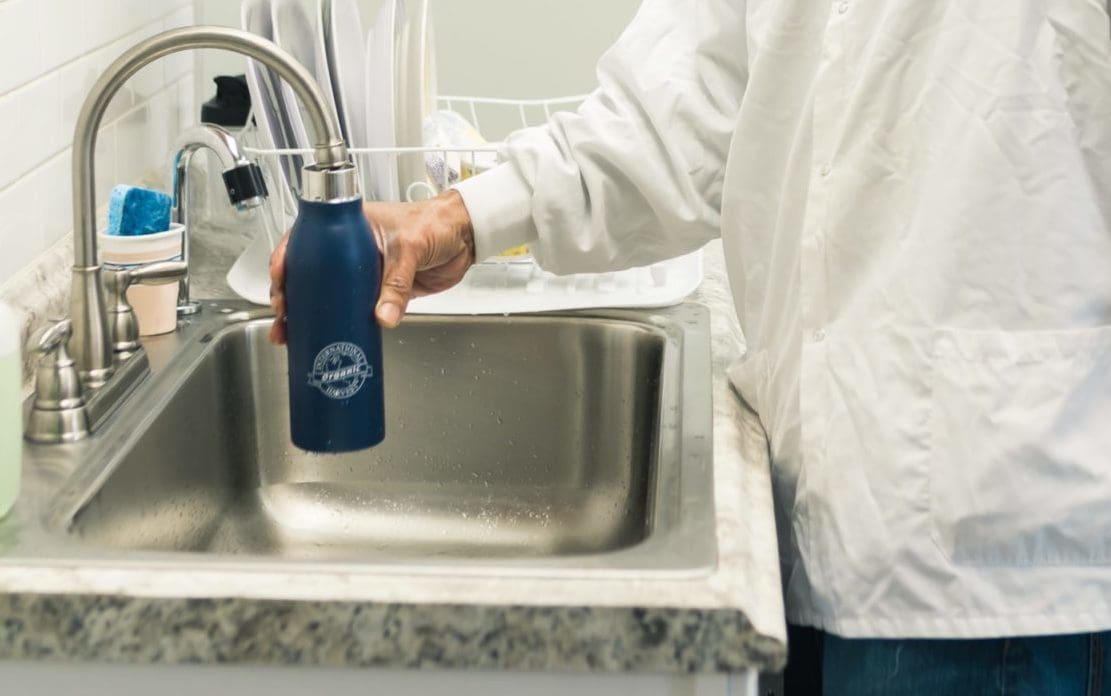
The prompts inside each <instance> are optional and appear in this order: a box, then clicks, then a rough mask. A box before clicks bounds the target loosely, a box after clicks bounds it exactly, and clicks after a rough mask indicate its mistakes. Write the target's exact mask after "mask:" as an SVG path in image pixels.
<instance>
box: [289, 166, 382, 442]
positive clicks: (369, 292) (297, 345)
mask: <svg viewBox="0 0 1111 696" xmlns="http://www.w3.org/2000/svg"><path fill="white" fill-rule="evenodd" d="M355 181H356V175H355V168H354V166H352V165H346V166H344V167H338V168H336V167H333V168H319V167H317V166H316V165H310V166H308V167H306V168H305V176H304V191H303V194H302V200H301V203H300V209H299V212H298V215H297V220H296V221H295V222H294V224H293V230H292V232H291V233H290V238H289V246H288V248H287V251H286V261H285V294H286V310H287V320H286V329H287V331H286V335H287V338H288V346H289V418H290V431H291V435H292V439H293V444H294V445H296V446H297V447H300V448H301V449H304V450H308V451H310V452H350V451H354V450H360V449H366V448H367V447H372V446H374V445H377V444H378V443H379V442H381V441H382V440H383V438H384V437H385V434H386V433H385V431H386V427H385V404H384V397H383V392H382V333H381V330H380V329H379V327H378V324H377V322H376V320H375V318H374V305H375V303H376V302H377V301H378V293H379V291H380V289H381V274H382V272H381V258H380V254H379V251H378V246H377V244H375V241H374V237H373V235H372V234H371V230H370V226H369V224H368V223H367V220H366V218H365V217H364V216H363V209H362V202H363V201H362V197H361V196H359V195H358V193H357V187H356V184H355Z"/></svg>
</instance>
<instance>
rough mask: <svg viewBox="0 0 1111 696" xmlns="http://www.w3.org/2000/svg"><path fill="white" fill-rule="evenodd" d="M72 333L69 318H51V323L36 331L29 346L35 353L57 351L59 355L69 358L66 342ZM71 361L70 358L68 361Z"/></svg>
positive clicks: (71, 324)
mask: <svg viewBox="0 0 1111 696" xmlns="http://www.w3.org/2000/svg"><path fill="white" fill-rule="evenodd" d="M71 335H73V322H71V321H70V320H69V319H53V320H51V323H49V324H47V325H46V326H44V327H42V328H41V329H39V330H38V331H36V332H35V333H34V334H33V335H32V336H31V340H30V348H31V350H33V351H34V352H36V353H51V352H53V351H55V350H58V351H59V357H61V356H63V355H64V356H65V358H66V359H69V355H68V353H67V351H66V343H68V342H69V337H70V336H71ZM70 362H72V360H71V361H70Z"/></svg>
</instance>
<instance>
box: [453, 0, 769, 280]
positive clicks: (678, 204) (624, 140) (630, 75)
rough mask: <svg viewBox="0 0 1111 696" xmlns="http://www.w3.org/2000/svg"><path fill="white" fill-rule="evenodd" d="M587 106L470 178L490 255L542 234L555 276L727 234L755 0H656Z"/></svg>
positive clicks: (604, 63)
mask: <svg viewBox="0 0 1111 696" xmlns="http://www.w3.org/2000/svg"><path fill="white" fill-rule="evenodd" d="M598 79H599V85H600V86H599V88H598V89H597V90H596V91H595V92H594V93H593V94H592V95H591V96H590V97H589V98H588V99H587V100H586V101H585V102H584V103H583V104H582V106H581V107H580V108H579V109H578V110H577V111H575V112H562V113H557V114H555V115H554V116H553V117H552V118H551V120H550V121H549V122H548V123H547V124H546V125H544V126H541V127H537V128H528V129H525V130H522V131H518V132H517V133H515V134H514V135H512V136H511V137H510V138H509V140H508V141H507V143H506V145H505V148H504V150H503V153H502V154H503V157H504V160H505V161H504V162H503V163H502V164H499V165H498V166H497V167H495V168H494V169H492V170H491V171H489V172H486V173H484V174H482V175H479V176H477V177H474V178H472V179H469V180H467V181H464V182H462V183H460V184H459V185H457V186H456V188H457V189H458V190H459V192H460V194H461V195H462V197H463V200H464V203H465V204H466V206H467V209H468V211H469V213H470V215H471V219H472V222H473V225H474V229H475V245H476V255H477V256H478V257H479V258H480V259H483V258H487V257H489V256H492V255H495V254H497V253H499V252H500V251H502V250H504V249H506V248H509V247H512V246H516V245H518V244H526V243H527V244H529V246H530V248H531V251H532V253H533V255H534V256H535V257H536V259H537V262H538V263H539V264H540V265H541V266H542V267H544V268H545V269H547V270H550V271H552V272H555V273H580V272H601V271H608V270H618V269H622V268H628V267H632V266H639V265H645V264H648V263H652V262H655V261H659V260H662V259H666V258H671V257H674V256H678V255H680V254H683V253H686V252H688V251H693V250H694V249H697V248H698V247H700V246H701V245H703V244H704V243H706V242H707V241H709V240H710V239H712V238H714V237H715V236H717V235H718V233H719V230H720V212H721V198H722V196H721V193H722V180H723V178H724V173H725V160H726V156H727V154H728V150H729V145H730V140H731V137H732V134H733V129H734V127H735V125H736V115H737V112H738V110H739V108H740V100H741V96H742V94H743V92H744V87H745V82H746V79H747V61H746V41H745V22H744V2H743V0H645V2H644V4H643V5H642V6H641V8H640V10H639V11H638V13H637V15H636V17H635V18H634V19H633V22H632V23H631V24H630V25H629V26H628V27H627V28H626V30H625V31H624V32H623V33H622V35H621V37H620V38H619V39H618V40H617V43H616V44H614V46H613V47H612V48H610V49H609V50H608V51H607V52H606V53H605V55H604V56H603V57H602V59H601V60H600V61H599V64H598Z"/></svg>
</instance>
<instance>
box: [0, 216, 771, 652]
mask: <svg viewBox="0 0 1111 696" xmlns="http://www.w3.org/2000/svg"><path fill="white" fill-rule="evenodd" d="M239 229H240V230H245V229H247V227H245V226H240V227H239ZM246 242H247V235H246V233H245V232H243V231H238V232H230V231H227V230H220V231H216V230H205V229H199V230H198V233H197V234H196V235H195V237H194V242H193V250H194V258H193V264H192V265H193V266H194V268H195V270H194V271H193V273H192V288H193V291H194V296H196V297H226V296H230V290H229V289H228V288H227V285H226V283H225V282H224V280H223V275H224V273H225V272H226V270H227V268H228V267H229V266H230V265H231V262H232V261H233V260H234V258H235V255H236V254H238V252H239V251H240V250H241V249H242V248H243V247H244V246H245V244H246ZM68 249H69V247H67V246H65V245H64V244H62V245H59V246H58V247H56V248H55V249H53V250H51V252H50V253H48V254H47V255H46V256H44V261H43V265H40V267H39V268H36V269H30V270H29V271H28V272H26V273H24V274H23V275H22V276H20V277H18V278H17V279H15V281H14V282H11V283H8V284H7V285H6V286H4V287H0V300H5V298H6V301H9V302H12V303H13V304H16V305H17V306H19V307H21V308H22V309H23V310H24V311H25V312H26V313H28V314H29V317H30V318H29V321H28V324H29V325H28V329H29V328H31V325H33V324H34V323H37V322H41V321H42V319H43V318H44V317H45V316H49V315H51V314H56V313H57V312H58V311H59V310H60V308H62V307H63V306H64V303H63V301H62V297H64V292H65V285H66V281H65V278H66V276H67V275H68V266H69V264H70V262H71V260H70V257H69V255H68V253H67V252H68ZM53 266H57V267H53ZM59 293H61V295H59ZM690 299H691V301H695V302H701V303H702V304H704V305H706V306H707V307H709V308H710V310H711V315H712V342H713V386H712V396H713V401H714V438H713V440H714V442H713V444H714V477H715V478H714V490H715V492H714V505H715V508H716V509H715V512H716V536H717V551H718V562H717V565H716V567H715V568H713V569H712V570H711V571H709V572H707V573H706V574H701V575H697V576H690V577H687V576H682V577H674V578H670V577H669V578H667V579H660V578H653V579H651V580H648V579H645V580H636V579H633V580H630V579H628V578H620V579H619V578H605V577H593V578H544V577H528V578H514V579H512V580H511V581H510V579H507V578H484V577H481V576H479V575H476V576H459V577H453V578H450V579H448V578H445V577H429V576H416V575H414V576H405V575H399V574H389V573H383V572H381V571H378V572H375V571H373V570H367V571H362V572H358V573H355V572H351V570H350V569H336V568H332V567H328V566H321V567H320V568H314V569H311V570H308V571H302V572H299V573H291V572H289V571H288V570H284V571H280V570H277V569H275V570H273V571H269V570H265V569H258V568H255V569H250V570H237V569H234V568H220V569H215V568H214V569H212V570H203V571H199V572H192V573H189V576H188V577H180V574H177V575H175V574H173V573H170V572H166V571H165V569H162V570H160V569H159V568H158V567H157V564H150V566H149V567H136V564H135V563H134V562H131V563H122V562H121V563H119V564H112V563H105V562H104V561H103V559H101V560H99V561H98V562H96V563H92V562H89V561H83V560H82V559H80V558H74V559H71V560H67V561H65V562H50V563H46V562H29V561H26V560H21V559H15V558H5V557H4V556H3V555H2V554H3V552H2V551H0V659H55V660H57V659H71V660H96V661H109V662H126V663H252V664H275V665H326V666H360V667H367V666H389V667H418V668H475V669H531V670H561V671H562V670H570V671H645V672H711V671H739V670H744V669H760V670H772V669H777V668H779V667H781V666H782V664H783V662H784V661H785V657H786V647H785V630H786V628H785V623H784V617H783V608H782V596H781V590H780V577H779V567H778V559H777V555H776V541H775V523H774V519H773V515H772V500H771V481H770V471H769V462H768V454H767V445H766V440H765V437H764V433H763V429H762V428H761V425H760V423H759V420H758V418H757V417H756V415H755V414H754V413H753V412H752V411H751V410H750V409H748V408H747V406H745V405H744V404H743V402H741V401H740V399H738V398H737V396H736V394H735V392H734V391H733V389H732V388H731V386H730V384H729V382H728V379H727V377H726V368H727V367H728V365H729V364H730V363H731V362H732V361H733V360H734V359H735V358H736V357H737V356H738V355H739V352H740V350H741V344H740V341H739V331H738V329H737V326H736V322H735V316H734V311H733V303H732V299H731V296H730V293H729V290H728V284H727V282H726V277H725V270H724V264H723V262H722V258H721V249H720V244H718V243H714V244H712V245H711V246H710V247H708V249H707V253H706V279H705V281H704V283H703V284H702V287H701V288H700V289H699V290H698V291H697V293H696V294H695V295H694V296H692V297H691V298H690ZM12 526H13V523H12V522H11V520H10V519H9V520H8V521H0V549H2V548H3V543H2V542H3V539H4V536H5V535H6V534H18V533H19V530H18V529H12ZM445 583H446V584H449V585H450V587H449V588H447V589H448V590H450V597H451V598H452V600H451V601H450V602H444V601H443V599H444V597H445Z"/></svg>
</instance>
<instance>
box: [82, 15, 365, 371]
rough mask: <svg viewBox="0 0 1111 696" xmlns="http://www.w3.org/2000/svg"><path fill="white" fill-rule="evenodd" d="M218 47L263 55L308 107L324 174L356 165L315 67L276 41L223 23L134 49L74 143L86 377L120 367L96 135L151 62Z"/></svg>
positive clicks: (98, 94) (110, 76)
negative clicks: (100, 252)
mask: <svg viewBox="0 0 1111 696" xmlns="http://www.w3.org/2000/svg"><path fill="white" fill-rule="evenodd" d="M195 48H215V49H223V50H227V51H231V52H233V53H239V54H242V55H245V56H247V57H248V58H251V59H252V60H257V61H259V62H260V63H263V64H265V65H266V66H267V67H270V68H272V69H273V70H274V71H275V72H277V73H278V75H280V76H281V77H282V79H284V80H285V81H286V82H288V83H289V85H290V86H291V87H292V88H293V91H294V92H295V93H296V94H297V96H298V98H299V99H300V100H301V101H302V102H303V103H304V105H305V108H306V109H307V111H308V115H309V120H310V122H311V125H312V131H313V136H314V151H315V158H316V165H315V166H316V167H317V168H319V169H322V170H325V171H328V170H342V169H343V168H345V167H350V166H351V165H350V163H349V160H348V153H347V146H346V145H345V144H344V142H343V138H342V136H341V135H340V129H339V123H338V122H337V119H336V117H335V115H334V114H333V113H332V112H331V110H330V109H329V108H328V106H327V101H326V100H325V98H324V94H323V92H322V91H321V89H320V87H319V86H318V85H317V84H316V82H315V81H314V79H313V77H312V75H311V74H310V73H309V71H308V70H307V69H306V68H305V67H304V66H302V65H301V64H300V63H298V62H297V60H296V59H294V58H293V56H291V55H290V54H288V53H286V52H285V51H283V50H281V49H280V48H278V47H277V46H276V45H274V44H273V43H272V42H270V41H267V40H265V39H261V38H259V37H257V36H255V35H253V34H250V33H247V32H244V31H240V30H237V29H228V28H225V27H206V26H198V27H183V28H181V29H173V30H170V31H167V32H163V33H161V34H158V35H156V36H153V37H151V38H149V39H147V40H146V41H143V42H141V43H139V44H137V45H136V46H134V47H132V48H130V49H128V50H127V51H126V52H124V54H123V55H121V56H120V57H119V58H117V59H116V60H115V62H113V63H112V64H111V65H110V66H108V68H107V69H106V70H105V72H104V74H103V75H102V76H101V78H100V79H99V80H97V82H96V84H95V85H93V88H92V90H91V91H90V92H89V95H88V97H86V99H85V102H84V104H83V106H82V107H81V113H80V115H79V116H78V118H77V127H76V129H75V131H74V141H73V253H74V267H73V283H72V289H71V295H70V318H71V320H72V322H73V337H72V338H71V339H70V349H71V353H72V354H73V356H74V358H75V360H76V361H77V365H78V367H79V369H80V371H81V375H82V377H83V378H84V379H85V381H86V382H87V383H88V384H89V385H90V386H92V387H98V386H101V385H103V384H104V383H105V382H106V381H107V379H108V377H109V376H111V374H112V371H113V369H114V365H113V355H112V347H111V336H109V335H108V334H109V332H108V322H107V316H106V312H105V307H104V297H103V292H102V290H101V287H100V267H99V265H98V261H97V248H96V190H95V183H94V182H95V177H94V172H93V159H94V155H93V153H94V151H95V147H96V134H97V130H98V129H99V127H100V122H101V119H102V118H103V116H104V112H105V110H106V109H107V108H108V104H109V103H110V102H111V100H112V97H113V96H114V95H115V94H116V92H117V91H118V90H119V88H120V87H121V86H122V85H123V84H124V82H126V81H127V79H128V78H130V77H131V76H132V75H134V74H135V73H137V72H138V71H139V70H140V69H141V68H143V67H144V66H145V65H147V64H148V63H151V62H153V61H155V60H158V59H159V58H162V57H165V56H168V55H170V54H172V53H178V52H180V51H186V50H190V49H195Z"/></svg>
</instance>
